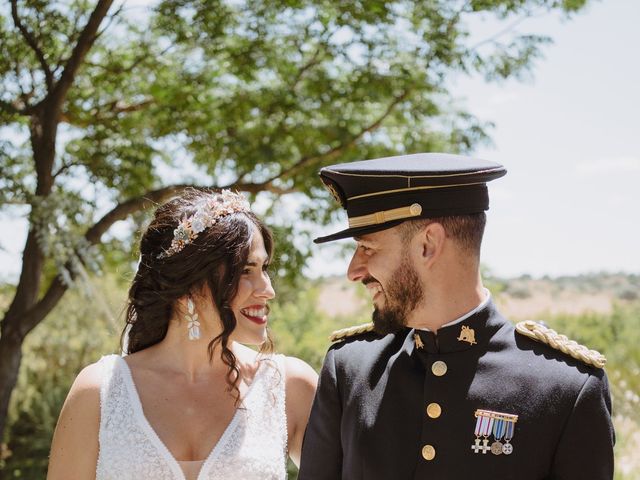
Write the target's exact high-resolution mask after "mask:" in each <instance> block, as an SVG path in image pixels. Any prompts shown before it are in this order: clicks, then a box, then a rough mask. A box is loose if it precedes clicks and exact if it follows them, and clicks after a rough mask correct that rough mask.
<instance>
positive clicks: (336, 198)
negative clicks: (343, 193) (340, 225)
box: [324, 182, 344, 207]
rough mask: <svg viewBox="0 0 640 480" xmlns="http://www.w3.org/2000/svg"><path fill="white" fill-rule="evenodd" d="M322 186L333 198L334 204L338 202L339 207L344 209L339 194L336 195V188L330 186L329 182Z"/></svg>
mask: <svg viewBox="0 0 640 480" xmlns="http://www.w3.org/2000/svg"><path fill="white" fill-rule="evenodd" d="M324 185H325V187H327V190H329V193H330V194H331V196H332V197H333V198H334V200H335V201H336V202H338V203H339V204H340V206H341V207H344V201H343V200H342V198H341V197H340V194H339V193H338V190H337V189H336V187H334V186H333V184H331V183H329V182H325V184H324Z"/></svg>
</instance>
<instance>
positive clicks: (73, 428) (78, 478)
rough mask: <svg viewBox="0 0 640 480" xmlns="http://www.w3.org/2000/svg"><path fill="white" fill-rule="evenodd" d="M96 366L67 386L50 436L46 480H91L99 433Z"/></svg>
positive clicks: (87, 369)
mask: <svg viewBox="0 0 640 480" xmlns="http://www.w3.org/2000/svg"><path fill="white" fill-rule="evenodd" d="M99 368H100V367H99V366H97V365H95V364H93V365H89V366H88V367H86V368H85V369H84V370H82V372H80V374H79V375H78V377H77V378H76V380H75V381H74V382H73V385H72V386H71V390H70V391H69V395H67V399H66V400H65V402H64V405H63V406H62V411H61V412H60V417H59V418H58V424H57V426H56V430H55V432H54V434H53V442H52V443H51V455H50V457H49V471H48V472H47V480H95V478H96V465H97V462H98V432H99V429H100V374H99V373H100V372H99Z"/></svg>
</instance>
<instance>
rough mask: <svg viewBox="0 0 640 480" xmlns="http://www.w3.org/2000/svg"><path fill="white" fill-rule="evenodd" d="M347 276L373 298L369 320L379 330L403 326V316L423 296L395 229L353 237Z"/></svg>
mask: <svg viewBox="0 0 640 480" xmlns="http://www.w3.org/2000/svg"><path fill="white" fill-rule="evenodd" d="M355 240H356V241H357V247H356V251H355V252H354V254H353V258H352V259H351V263H350V264H349V269H348V272H347V276H348V278H349V280H352V281H354V282H362V283H363V284H364V285H365V287H366V288H367V290H368V291H369V294H370V295H371V298H372V300H373V306H374V311H373V324H374V326H375V329H376V331H378V332H379V333H383V334H385V333H390V332H394V331H397V330H399V329H401V328H402V327H404V326H405V325H406V322H407V317H408V316H409V315H410V314H411V312H412V311H413V310H414V309H415V308H416V307H417V306H418V305H419V304H420V302H421V301H422V300H423V290H422V285H421V282H420V278H419V276H418V273H417V271H416V269H415V266H414V265H413V263H412V261H411V257H410V255H409V253H408V251H407V245H406V244H405V242H403V241H402V239H401V238H400V235H399V234H398V232H397V231H396V230H395V229H393V228H392V229H387V230H383V231H381V232H375V233H371V234H367V235H364V236H362V237H356V238H355Z"/></svg>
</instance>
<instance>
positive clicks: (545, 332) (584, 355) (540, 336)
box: [516, 320, 607, 368]
mask: <svg viewBox="0 0 640 480" xmlns="http://www.w3.org/2000/svg"><path fill="white" fill-rule="evenodd" d="M516 331H517V332H518V333H520V334H522V335H524V336H525V337H529V338H531V339H533V340H536V341H538V342H540V343H545V344H547V345H549V346H550V347H552V348H555V349H556V350H560V351H561V352H563V353H566V354H567V355H569V356H571V357H573V358H575V359H577V360H580V361H582V362H584V363H586V364H588V365H593V366H594V367H598V368H604V366H605V364H606V363H607V359H606V358H605V356H604V355H602V354H601V353H600V352H597V351H596V350H590V349H589V348H587V347H585V346H584V345H580V344H579V343H578V342H576V341H574V340H569V339H568V338H567V337H566V335H560V334H559V333H558V332H556V331H555V330H552V329H550V328H548V327H545V326H544V325H541V324H539V323H537V322H534V321H532V320H527V321H525V322H520V323H518V324H516Z"/></svg>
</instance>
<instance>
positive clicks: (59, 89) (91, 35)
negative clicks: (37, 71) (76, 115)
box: [13, 0, 113, 111]
mask: <svg viewBox="0 0 640 480" xmlns="http://www.w3.org/2000/svg"><path fill="white" fill-rule="evenodd" d="M13 1H15V0H13ZM112 3H113V0H98V3H97V5H96V8H95V9H94V10H93V12H91V16H90V17H89V21H88V22H87V24H86V25H85V27H84V30H83V31H82V33H81V34H80V36H79V37H78V43H76V45H75V47H74V48H73V51H72V52H71V56H70V57H69V59H68V60H67V62H66V64H65V67H64V70H63V72H62V74H61V75H60V80H58V82H57V83H56V86H55V87H54V90H53V92H52V94H51V101H52V103H53V106H54V110H55V111H59V109H60V106H61V105H62V103H63V102H64V99H65V97H66V96H67V92H68V91H69V89H70V88H71V85H72V83H73V80H74V78H75V76H76V73H77V72H78V69H79V68H80V65H81V64H82V61H83V60H84V58H85V56H86V55H87V52H88V51H89V49H90V48H91V46H92V45H93V42H95V40H96V32H97V31H98V28H99V27H100V23H102V20H103V19H104V17H105V15H106V14H107V12H108V11H109V8H110V7H111V4H112Z"/></svg>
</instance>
